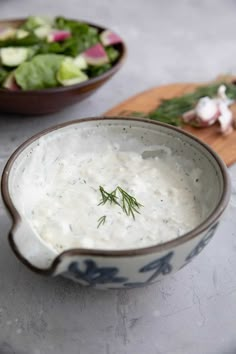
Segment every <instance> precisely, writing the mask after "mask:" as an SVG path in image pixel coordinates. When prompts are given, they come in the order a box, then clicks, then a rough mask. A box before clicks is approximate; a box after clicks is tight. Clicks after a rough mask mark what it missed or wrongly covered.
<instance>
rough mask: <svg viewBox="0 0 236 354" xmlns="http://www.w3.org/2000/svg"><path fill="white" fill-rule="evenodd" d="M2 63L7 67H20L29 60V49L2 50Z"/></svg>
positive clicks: (11, 48) (10, 48)
mask: <svg viewBox="0 0 236 354" xmlns="http://www.w3.org/2000/svg"><path fill="white" fill-rule="evenodd" d="M0 57H1V62H2V64H3V65H5V66H10V67H14V66H18V65H20V64H21V63H23V62H24V61H25V60H27V58H28V49H27V48H14V47H8V48H2V49H1V50H0Z"/></svg>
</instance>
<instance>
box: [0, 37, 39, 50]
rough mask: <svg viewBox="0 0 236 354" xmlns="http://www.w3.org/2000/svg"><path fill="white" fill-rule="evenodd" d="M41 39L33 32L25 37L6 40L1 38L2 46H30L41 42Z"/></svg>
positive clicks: (0, 46)
mask: <svg viewBox="0 0 236 354" xmlns="http://www.w3.org/2000/svg"><path fill="white" fill-rule="evenodd" d="M39 43H40V40H39V39H38V37H36V36H35V35H34V34H33V33H30V34H29V35H28V36H27V37H24V38H16V37H13V38H8V39H5V40H3V41H2V40H0V48H4V47H28V46H32V45H35V44H39Z"/></svg>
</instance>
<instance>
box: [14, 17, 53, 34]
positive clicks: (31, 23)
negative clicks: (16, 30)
mask: <svg viewBox="0 0 236 354" xmlns="http://www.w3.org/2000/svg"><path fill="white" fill-rule="evenodd" d="M51 25H53V20H52V19H51V18H49V17H46V16H29V17H28V18H27V20H26V21H25V22H24V23H23V25H21V26H20V28H22V29H25V30H27V31H33V30H34V29H35V28H37V27H41V26H51Z"/></svg>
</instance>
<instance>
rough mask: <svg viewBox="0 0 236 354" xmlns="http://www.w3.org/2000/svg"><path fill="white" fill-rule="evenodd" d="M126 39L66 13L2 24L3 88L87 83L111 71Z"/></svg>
mask: <svg viewBox="0 0 236 354" xmlns="http://www.w3.org/2000/svg"><path fill="white" fill-rule="evenodd" d="M118 43H121V38H120V37H119V36H118V35H117V34H116V33H114V32H111V31H110V30H104V31H102V32H100V31H98V29H97V28H95V27H92V26H89V25H88V24H86V23H81V22H78V21H73V20H69V19H66V18H64V17H56V18H54V19H51V18H45V17H38V16H30V17H28V18H27V20H26V21H25V22H24V23H23V24H22V25H21V26H20V27H18V28H17V29H15V28H11V27H9V26H8V27H5V28H0V87H1V88H5V89H9V90H39V89H46V88H50V87H59V86H68V85H74V84H78V83H81V82H83V81H86V80H89V79H90V78H93V77H96V76H98V75H101V74H103V73H104V72H105V71H107V70H109V69H110V68H111V67H112V65H114V63H115V62H116V61H117V59H118V58H119V56H120V52H119V51H118V49H117V48H116V44H118Z"/></svg>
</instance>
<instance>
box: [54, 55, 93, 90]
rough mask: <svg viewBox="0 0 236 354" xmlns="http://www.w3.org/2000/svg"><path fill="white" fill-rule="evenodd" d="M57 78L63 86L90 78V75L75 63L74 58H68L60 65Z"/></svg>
mask: <svg viewBox="0 0 236 354" xmlns="http://www.w3.org/2000/svg"><path fill="white" fill-rule="evenodd" d="M57 80H58V81H59V82H60V84H62V85H63V86H69V85H74V84H79V83H80V82H83V81H86V80H88V76H87V75H86V74H85V73H84V72H83V71H81V70H80V69H79V68H78V66H76V65H75V64H74V61H73V59H72V58H66V59H65V60H63V62H62V63H61V65H60V68H59V70H58V73H57Z"/></svg>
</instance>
